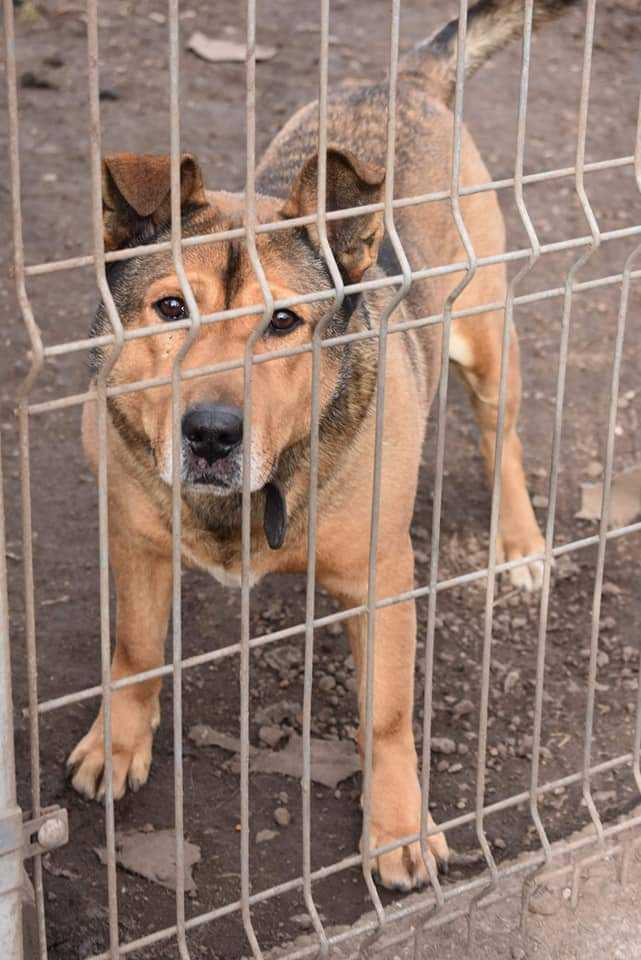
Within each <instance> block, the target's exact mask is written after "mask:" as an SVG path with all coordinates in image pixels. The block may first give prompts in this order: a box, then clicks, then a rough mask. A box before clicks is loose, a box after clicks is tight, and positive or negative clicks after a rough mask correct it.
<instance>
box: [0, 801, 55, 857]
mask: <svg viewBox="0 0 641 960" xmlns="http://www.w3.org/2000/svg"><path fill="white" fill-rule="evenodd" d="M68 842H69V818H68V815H67V811H66V810H65V809H64V807H43V808H42V811H41V813H40V816H39V817H36V818H35V819H33V820H26V819H25V820H24V821H23V823H22V857H23V860H28V859H29V858H30V857H35V856H36V854H38V853H48V852H49V851H50V850H55V849H56V848H57V847H64V845H65V844H66V843H68ZM2 852H3V851H2V849H1V848H0V854H1V853H2Z"/></svg>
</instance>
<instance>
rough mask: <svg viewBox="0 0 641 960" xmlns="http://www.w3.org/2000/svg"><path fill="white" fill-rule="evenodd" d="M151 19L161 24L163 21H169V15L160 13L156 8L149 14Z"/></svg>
mask: <svg viewBox="0 0 641 960" xmlns="http://www.w3.org/2000/svg"><path fill="white" fill-rule="evenodd" d="M149 19H150V20H153V22H154V23H159V24H160V25H161V26H162V24H163V23H167V17H166V16H165V14H164V13H159V12H157V11H156V10H152V12H151V13H150V14H149Z"/></svg>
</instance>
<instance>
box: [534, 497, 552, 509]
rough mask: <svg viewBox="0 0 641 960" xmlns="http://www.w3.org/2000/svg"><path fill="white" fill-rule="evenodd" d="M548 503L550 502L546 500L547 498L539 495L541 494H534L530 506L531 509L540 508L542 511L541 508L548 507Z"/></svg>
mask: <svg viewBox="0 0 641 960" xmlns="http://www.w3.org/2000/svg"><path fill="white" fill-rule="evenodd" d="M549 502H550V501H549V500H548V498H547V497H544V496H543V494H541V493H536V494H535V495H534V496H533V497H532V506H533V507H540V508H541V509H543V508H545V507H547V505H548V503H549Z"/></svg>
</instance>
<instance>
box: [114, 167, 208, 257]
mask: <svg viewBox="0 0 641 960" xmlns="http://www.w3.org/2000/svg"><path fill="white" fill-rule="evenodd" d="M206 202H207V200H206V197H205V190H204V187H203V180H202V174H201V172H200V167H199V165H198V162H197V160H196V159H195V158H194V157H192V156H191V155H190V154H188V153H185V154H183V156H182V158H181V161H180V206H181V210H184V209H185V207H187V206H188V205H196V206H199V205H203V204H205V203H206ZM102 205H103V218H104V229H105V249H106V250H117V249H120V248H121V247H125V246H126V245H127V244H128V243H130V242H131V240H132V239H133V238H134V237H135V236H136V234H139V233H141V232H142V231H143V229H144V228H145V226H147V225H151V226H153V227H157V226H159V225H160V224H161V223H168V222H169V221H170V220H171V161H170V158H169V157H167V156H154V155H152V154H136V153H114V154H111V155H110V156H107V157H105V158H104V160H103V164H102Z"/></svg>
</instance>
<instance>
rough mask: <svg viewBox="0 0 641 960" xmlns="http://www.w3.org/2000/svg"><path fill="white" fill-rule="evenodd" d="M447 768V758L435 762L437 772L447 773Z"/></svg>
mask: <svg viewBox="0 0 641 960" xmlns="http://www.w3.org/2000/svg"><path fill="white" fill-rule="evenodd" d="M449 768H450V765H449V763H448V762H447V760H439V762H438V763H437V764H436V769H437V770H438V772H439V773H447V771H448V770H449Z"/></svg>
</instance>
